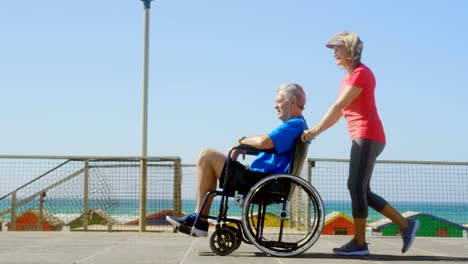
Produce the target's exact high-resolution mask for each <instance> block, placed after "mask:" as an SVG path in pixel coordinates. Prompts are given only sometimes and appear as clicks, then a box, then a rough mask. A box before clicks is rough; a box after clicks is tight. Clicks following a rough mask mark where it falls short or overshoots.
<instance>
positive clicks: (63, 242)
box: [0, 232, 468, 264]
mask: <svg viewBox="0 0 468 264" xmlns="http://www.w3.org/2000/svg"><path fill="white" fill-rule="evenodd" d="M348 240H349V237H346V236H322V237H320V239H319V240H318V242H317V243H316V244H315V245H314V246H313V247H312V248H311V249H310V250H309V251H307V252H306V253H304V254H302V255H300V256H297V257H294V258H276V257H270V256H267V255H265V254H263V253H262V252H261V251H259V250H258V249H257V248H256V247H254V246H252V245H246V244H242V245H241V247H240V248H239V249H238V250H236V251H235V252H233V253H232V254H231V255H229V256H224V257H221V256H216V255H215V254H214V253H213V252H212V251H211V249H210V246H209V238H193V237H190V236H187V235H183V234H174V233H136V232H114V233H106V232H0V264H10V263H11V264H13V263H18V264H19V263H21V264H29V263H38V264H39V263H40V264H49V263H50V264H52V263H54V264H55V263H60V264H119V263H122V264H123V263H125V264H134V263H135V264H137V263H148V264H149V263H195V264H197V263H200V264H201V263H203V264H208V263H216V264H228V263H235V264H244V263H268V264H289V263H291V264H292V263H294V264H296V263H307V264H311V263H339V264H343V263H369V264H370V263H398V264H404V263H468V239H466V238H465V239H459V238H420V237H418V238H417V239H416V241H415V243H414V245H413V247H412V248H411V249H410V251H409V252H407V253H406V254H401V253H400V248H401V239H400V238H399V237H371V238H369V240H368V242H369V243H370V245H369V250H370V251H371V253H372V255H370V256H367V257H359V258H358V257H339V256H336V255H334V254H332V253H331V248H333V247H337V246H340V245H341V244H343V243H345V242H347V241H348Z"/></svg>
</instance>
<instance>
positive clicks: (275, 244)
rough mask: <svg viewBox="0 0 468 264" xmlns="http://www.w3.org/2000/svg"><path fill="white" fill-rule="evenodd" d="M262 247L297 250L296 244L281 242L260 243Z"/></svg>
mask: <svg viewBox="0 0 468 264" xmlns="http://www.w3.org/2000/svg"><path fill="white" fill-rule="evenodd" d="M261 244H262V245H264V246H266V247H274V248H287V249H294V248H297V246H298V245H297V243H291V242H282V241H262V242H261Z"/></svg>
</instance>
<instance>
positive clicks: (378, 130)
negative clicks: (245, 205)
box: [302, 32, 419, 256]
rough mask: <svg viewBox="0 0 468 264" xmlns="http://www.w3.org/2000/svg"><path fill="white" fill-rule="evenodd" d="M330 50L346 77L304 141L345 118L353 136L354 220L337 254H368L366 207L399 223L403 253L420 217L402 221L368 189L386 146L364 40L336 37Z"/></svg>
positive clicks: (350, 181)
mask: <svg viewBox="0 0 468 264" xmlns="http://www.w3.org/2000/svg"><path fill="white" fill-rule="evenodd" d="M326 47H327V48H330V49H333V50H334V57H335V60H336V64H337V65H338V66H340V67H342V68H343V69H344V70H345V72H346V75H345V77H344V79H343V81H342V84H341V87H340V90H339V94H338V98H337V100H336V101H335V103H334V104H333V105H332V106H331V107H330V108H329V110H328V112H327V113H326V114H325V115H324V116H323V118H322V119H321V120H320V122H319V123H318V124H317V125H316V126H315V127H314V128H312V129H310V130H305V131H304V133H303V134H302V139H303V140H304V141H306V140H312V139H315V138H316V137H317V136H318V135H319V134H320V133H322V132H323V131H325V130H327V129H328V128H330V127H332V126H333V125H334V124H336V123H337V122H338V121H339V119H340V118H341V116H344V118H345V120H346V123H347V126H348V131H349V134H350V137H351V154H350V156H351V157H350V164H349V176H348V189H349V194H350V196H351V204H352V212H353V219H354V228H355V235H354V238H353V239H352V240H351V241H350V242H348V243H346V244H345V245H343V246H342V247H340V248H334V249H333V252H334V253H335V254H338V255H361V256H362V255H368V254H369V249H368V247H367V243H366V222H367V216H368V208H369V206H370V207H371V208H373V209H375V210H376V211H377V212H379V213H381V214H383V215H384V216H386V217H388V218H389V219H390V220H392V221H393V222H394V223H396V224H397V225H399V226H400V229H401V236H402V238H403V247H402V249H401V251H402V253H405V252H406V251H407V250H408V249H409V248H410V246H411V244H412V243H413V240H414V237H415V235H416V232H417V230H418V228H419V221H417V220H416V221H414V220H411V219H405V218H404V217H403V216H402V215H401V214H400V213H399V212H398V211H397V210H396V209H395V208H393V207H392V206H391V205H390V204H389V203H388V202H387V201H386V200H384V199H383V198H382V197H380V196H379V195H377V194H375V193H373V192H372V191H371V189H370V180H371V176H372V171H373V168H374V164H375V161H376V159H377V157H378V156H379V155H380V153H382V151H383V149H384V147H385V144H386V138H385V132H384V129H383V125H382V122H381V120H380V118H379V115H378V113H377V107H376V104H375V96H374V90H375V86H376V82H375V77H374V74H373V73H372V71H371V70H370V69H369V68H368V67H367V66H366V65H364V64H363V63H362V62H361V53H362V49H363V43H362V41H361V39H360V38H359V36H358V35H357V34H355V33H348V32H343V33H339V34H337V35H335V36H334V37H333V38H332V39H331V40H330V41H329V42H328V43H327V44H326Z"/></svg>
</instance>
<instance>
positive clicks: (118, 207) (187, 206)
mask: <svg viewBox="0 0 468 264" xmlns="http://www.w3.org/2000/svg"><path fill="white" fill-rule="evenodd" d="M19 200H20V199H19ZM231 200H232V199H231ZM10 203H11V202H10V201H9V200H8V199H4V200H2V201H0V214H1V212H2V211H4V210H5V209H7V208H9V207H10V205H11V204H10ZM38 204H39V203H38V201H37V200H36V201H32V202H30V203H28V204H26V205H23V206H21V207H20V208H18V209H17V215H20V214H21V213H22V212H24V211H27V210H30V209H37V208H38V206H39V205H38ZM195 204H196V201H195V200H192V199H183V200H182V208H181V211H182V212H184V213H191V212H193V211H194V209H195ZM219 204H220V202H219V200H218V199H215V200H214V201H213V205H212V207H211V212H210V215H217V213H218V212H219ZM324 205H325V213H326V214H328V213H331V212H342V213H344V214H345V215H346V216H348V217H352V213H351V203H350V201H345V200H343V201H341V200H325V201H324ZM392 206H393V207H395V208H396V209H397V210H398V211H400V212H401V213H405V212H417V213H425V214H430V215H433V216H436V217H439V218H442V219H445V220H447V221H450V222H453V223H456V224H460V225H467V224H468V202H467V203H460V202H428V201H400V202H393V203H392ZM173 207H174V206H173V200H172V199H148V200H147V212H146V214H147V215H151V214H154V213H158V212H161V211H164V210H169V209H173ZM89 208H90V210H92V209H100V210H103V211H105V212H106V213H107V214H108V215H110V216H112V217H114V218H115V219H117V220H118V221H119V222H122V223H125V222H129V221H132V220H135V219H138V217H139V200H138V199H128V198H126V199H114V198H108V199H92V200H90V201H89ZM44 209H45V210H46V211H47V212H49V213H51V214H53V215H56V216H57V217H59V218H61V219H62V220H63V221H64V222H65V223H67V222H69V221H71V220H73V219H75V218H76V217H77V216H79V215H81V214H82V212H83V200H82V199H75V198H73V199H69V198H46V200H45V202H44ZM228 212H229V215H230V216H241V214H242V208H241V207H240V206H239V205H237V204H235V203H234V202H233V201H231V202H229V210H228ZM9 218H10V215H9V214H4V215H0V221H2V222H3V223H5V222H7V221H9ZM382 218H383V216H382V215H380V214H379V213H378V212H376V211H374V210H373V209H369V216H368V222H369V223H370V222H374V221H378V220H381V219H382Z"/></svg>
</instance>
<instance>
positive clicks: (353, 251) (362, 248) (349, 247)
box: [333, 239, 369, 256]
mask: <svg viewBox="0 0 468 264" xmlns="http://www.w3.org/2000/svg"><path fill="white" fill-rule="evenodd" d="M333 252H334V253H335V254H337V255H342V256H367V255H369V249H368V248H367V243H364V244H362V245H359V244H358V243H357V242H356V240H354V239H353V240H351V241H349V242H348V243H346V244H345V245H343V246H342V247H340V248H334V249H333Z"/></svg>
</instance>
